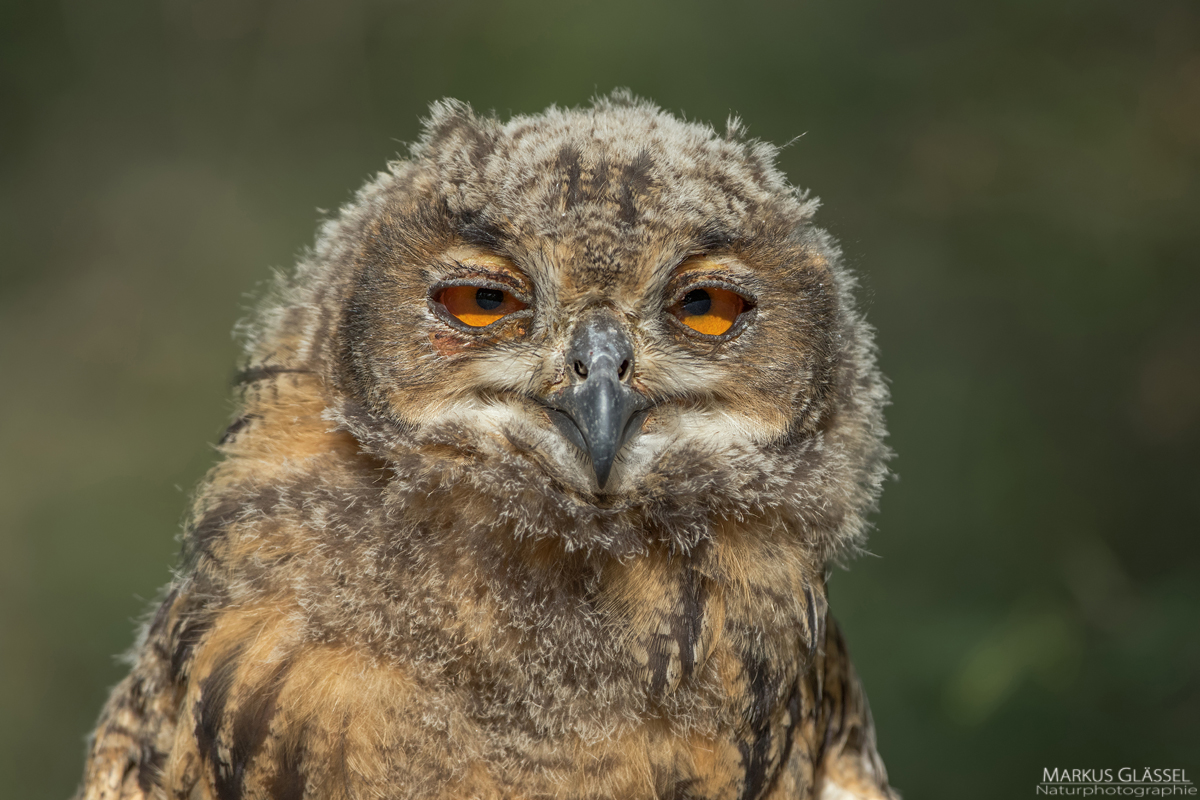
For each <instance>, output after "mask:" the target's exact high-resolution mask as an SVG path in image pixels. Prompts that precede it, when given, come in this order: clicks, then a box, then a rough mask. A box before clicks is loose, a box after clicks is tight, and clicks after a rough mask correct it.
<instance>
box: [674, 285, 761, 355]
mask: <svg viewBox="0 0 1200 800" xmlns="http://www.w3.org/2000/svg"><path fill="white" fill-rule="evenodd" d="M755 307H756V304H755V302H754V300H753V298H751V297H747V296H746V293H745V290H743V289H741V288H739V287H735V286H732V285H730V284H728V283H724V282H722V281H711V280H710V281H697V282H695V283H689V284H688V285H687V286H684V287H682V288H681V289H680V290H679V291H678V292H677V293H676V295H675V301H674V302H673V303H671V304H670V305H669V306H667V309H666V310H667V312H668V313H669V314H670V315H671V317H672V318H673V320H674V321H675V322H676V323H677V324H678V325H679V326H680V327H681V328H682V329H683V330H684V331H685V332H686V333H687V334H688V335H690V336H695V337H697V338H700V339H703V340H705V341H726V340H728V339H732V338H733V337H734V336H737V335H738V334H739V333H741V332H742V330H744V329H745V327H746V325H748V324H749V321H750V318H751V317H752V316H753V311H754V309H755Z"/></svg>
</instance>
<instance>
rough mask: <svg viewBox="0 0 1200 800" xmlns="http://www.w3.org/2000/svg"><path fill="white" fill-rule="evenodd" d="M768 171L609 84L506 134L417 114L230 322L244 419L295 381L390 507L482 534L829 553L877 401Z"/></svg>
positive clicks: (852, 502)
mask: <svg viewBox="0 0 1200 800" xmlns="http://www.w3.org/2000/svg"><path fill="white" fill-rule="evenodd" d="M775 155H776V149H775V148H774V147H772V146H771V145H768V144H764V143H761V142H757V141H750V140H746V139H745V138H744V137H743V134H742V131H741V126H740V124H739V123H738V122H737V121H731V122H730V124H729V126H728V128H727V130H726V132H725V133H724V134H723V135H718V134H717V133H715V132H714V131H713V129H712V128H710V127H707V126H704V125H699V124H695V123H690V122H684V121H681V120H680V119H678V118H676V117H674V116H672V115H670V114H668V113H665V112H663V111H661V110H659V109H658V108H656V107H654V106H653V105H651V104H649V103H647V102H644V101H639V100H636V99H634V98H632V97H631V96H629V95H628V94H627V93H622V92H618V93H614V94H613V95H611V96H608V97H606V98H603V99H600V100H597V101H596V102H594V104H593V105H592V106H591V107H589V108H583V109H572V110H565V109H557V108H550V109H549V110H547V111H545V112H544V113H542V114H539V115H535V116H518V117H515V118H513V119H511V120H509V121H507V122H504V121H500V120H498V119H496V118H493V117H490V116H483V115H479V114H476V113H475V112H473V111H472V110H471V108H470V107H468V106H467V105H465V104H462V103H458V102H454V101H444V102H440V103H436V104H435V105H434V106H433V108H432V113H431V115H430V117H429V119H428V121H427V123H426V128H425V133H424V135H423V137H422V138H421V140H420V141H419V142H418V143H417V144H416V145H415V146H414V147H413V148H412V152H411V155H410V157H409V158H407V159H404V160H400V161H396V162H394V163H392V164H390V165H389V168H388V169H387V170H386V171H385V172H382V173H380V174H379V175H378V176H377V177H376V178H375V179H374V180H373V181H371V182H370V183H368V185H367V186H365V187H364V188H363V189H362V190H360V191H359V192H358V194H357V196H356V197H355V198H354V200H353V201H352V202H351V203H349V204H348V205H346V206H345V207H344V208H343V209H341V211H340V213H339V214H338V215H337V216H336V217H335V218H334V219H332V220H330V221H329V222H327V223H326V224H325V225H324V227H323V229H322V231H321V234H320V237H319V239H318V242H317V245H316V247H315V249H314V250H313V251H312V252H311V253H310V254H309V255H308V256H307V257H306V258H305V259H304V261H303V263H302V264H301V265H300V268H299V270H298V271H297V273H296V274H295V275H293V276H291V277H289V278H286V279H283V280H281V282H280V285H279V286H278V287H277V290H276V291H275V292H274V293H273V294H272V296H271V297H270V298H269V299H268V300H267V301H266V302H265V304H264V307H263V310H262V311H261V313H260V314H259V316H258V318H257V321H256V322H255V323H254V324H253V325H251V326H250V328H249V330H250V331H251V335H250V340H249V345H248V357H249V367H248V369H247V371H246V372H245V373H244V375H246V376H249V377H248V378H247V383H248V385H249V386H250V387H251V388H250V389H249V390H248V391H247V394H246V401H245V403H246V410H245V411H246V413H245V414H244V416H243V419H245V418H253V417H263V416H264V415H265V416H270V415H275V416H278V415H280V414H287V413H291V412H289V411H288V409H289V408H291V407H293V405H294V404H291V405H289V404H290V403H291V401H290V400H289V399H288V392H289V390H288V388H287V387H288V386H289V385H291V386H293V387H302V389H301V388H296V391H301V390H302V391H305V392H309V393H315V394H316V395H317V396H318V405H319V406H320V414H321V416H322V419H323V420H324V424H325V425H326V426H327V427H328V428H329V430H331V431H336V432H339V433H340V434H342V435H343V436H344V437H346V440H347V442H348V444H347V446H346V447H344V448H343V455H342V457H344V458H347V459H356V458H357V459H363V460H364V463H366V462H368V461H369V462H370V463H371V464H374V465H376V467H375V468H376V469H379V470H382V471H384V472H385V473H386V474H387V476H388V482H389V491H390V492H392V497H393V502H394V503H397V504H407V506H408V507H409V508H411V509H421V510H422V512H421V513H427V514H429V515H431V516H437V515H447V514H461V515H463V516H464V517H468V518H470V519H476V520H478V523H477V524H478V525H479V526H480V527H481V529H485V528H486V530H487V535H489V536H503V537H510V538H512V539H513V540H522V539H531V538H534V539H536V538H545V537H551V538H554V539H556V540H557V541H559V542H560V543H564V544H565V545H566V546H567V548H568V549H572V550H575V549H586V550H602V551H606V552H608V553H611V554H614V555H617V556H627V555H631V554H636V553H638V552H642V551H644V550H645V548H647V547H651V546H655V545H656V544H665V545H667V546H669V547H670V548H672V549H674V550H679V551H684V552H686V551H688V550H690V549H691V548H694V547H696V546H697V545H699V544H700V543H702V542H704V541H706V540H707V539H709V538H711V537H713V536H715V535H718V533H719V531H720V530H721V529H722V527H723V526H727V525H729V524H731V523H732V522H736V521H738V520H744V519H747V518H756V519H758V520H760V521H763V522H764V523H765V524H766V527H767V528H769V529H772V530H779V531H781V532H782V533H783V534H784V535H786V536H789V537H794V538H795V539H796V540H798V541H801V542H804V543H806V544H807V545H808V546H809V547H810V548H811V551H812V552H813V553H814V555H816V556H817V557H819V558H821V559H827V558H830V557H835V556H838V555H840V554H842V553H845V552H847V551H848V550H850V549H852V548H853V547H854V546H855V545H856V544H857V543H858V542H859V541H860V540H861V536H862V535H863V531H864V527H865V522H864V515H865V513H866V512H867V511H868V510H869V508H870V507H871V506H872V504H873V502H874V500H875V497H876V495H877V493H878V488H879V484H880V481H881V479H882V477H883V475H884V466H883V463H884V459H885V458H886V455H887V452H886V449H885V447H884V446H883V444H882V437H883V433H884V431H883V424H882V416H881V408H882V406H883V405H884V403H885V400H886V390H885V387H884V384H883V381H882V379H881V377H880V375H879V373H878V371H877V369H876V367H875V364H874V357H873V345H872V341H871V331H870V329H869V328H868V326H867V325H866V324H865V323H864V321H863V319H862V317H861V316H860V315H859V313H858V312H856V310H855V308H854V305H853V301H852V297H851V291H852V287H853V281H852V279H851V277H850V276H849V275H848V273H847V272H846V270H845V269H844V268H843V267H841V265H840V263H839V253H838V250H837V248H836V247H835V245H834V244H833V242H832V241H831V239H830V237H829V236H828V235H827V234H826V233H825V232H824V231H822V230H820V229H819V228H816V227H814V225H813V223H812V217H813V213H814V210H815V209H816V202H815V201H814V200H811V199H808V198H807V196H806V194H805V193H803V192H800V191H798V190H796V189H794V188H792V187H791V186H790V185H789V184H788V182H787V181H786V180H785V179H784V177H783V176H782V175H781V173H780V172H779V171H778V169H777V168H776V167H775V165H774V159H775ZM286 375H295V376H301V377H298V378H296V379H295V381H293V382H292V383H291V384H289V383H288V382H287V381H286V380H283V381H280V380H279V378H280V376H286ZM263 376H271V377H272V379H273V380H274V381H275V385H273V387H272V389H271V391H265V390H262V389H261V388H260V389H254V388H253V386H254V384H255V383H256V382H257V381H259V380H261V379H262V378H263ZM281 386H282V389H281ZM281 392H282V393H281ZM413 513H416V512H415V511H414V512H413Z"/></svg>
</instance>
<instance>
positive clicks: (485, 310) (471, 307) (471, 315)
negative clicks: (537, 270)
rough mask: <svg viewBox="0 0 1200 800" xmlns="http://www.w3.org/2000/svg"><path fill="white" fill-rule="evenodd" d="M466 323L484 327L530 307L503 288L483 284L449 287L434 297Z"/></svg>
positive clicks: (455, 316)
mask: <svg viewBox="0 0 1200 800" xmlns="http://www.w3.org/2000/svg"><path fill="white" fill-rule="evenodd" d="M433 299H434V300H435V301H436V302H438V303H441V304H442V306H443V307H444V308H445V309H446V311H447V312H449V314H450V316H452V317H454V318H455V319H456V320H458V321H459V322H461V323H463V324H464V325H469V326H471V327H472V328H482V327H484V326H485V325H491V324H492V323H493V322H495V321H496V320H499V319H503V318H504V317H507V316H508V315H509V314H512V313H515V312H517V311H522V310H524V309H526V308H528V307H529V306H527V305H526V304H525V303H522V302H521V301H520V300H518V299H517V298H516V297H514V296H513V295H512V294H510V293H509V292H506V291H504V290H503V289H495V288H492V287H483V286H447V287H445V288H443V289H441V290H440V291H438V293H437V294H436V295H434V298H433Z"/></svg>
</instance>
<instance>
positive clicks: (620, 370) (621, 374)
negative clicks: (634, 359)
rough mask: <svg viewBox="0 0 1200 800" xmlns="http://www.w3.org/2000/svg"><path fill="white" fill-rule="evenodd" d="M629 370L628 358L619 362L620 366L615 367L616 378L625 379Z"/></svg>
mask: <svg viewBox="0 0 1200 800" xmlns="http://www.w3.org/2000/svg"><path fill="white" fill-rule="evenodd" d="M628 372H629V359H628V358H627V359H625V360H624V361H622V362H621V366H619V367H617V380H619V381H623V380H625V375H626V374H627V373H628Z"/></svg>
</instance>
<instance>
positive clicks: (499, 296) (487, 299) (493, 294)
mask: <svg viewBox="0 0 1200 800" xmlns="http://www.w3.org/2000/svg"><path fill="white" fill-rule="evenodd" d="M475 302H476V304H478V306H479V307H480V308H482V309H483V310H484V311H491V310H492V309H493V308H499V307H500V304H501V303H503V302H504V292H502V291H500V290H499V289H480V290H479V291H477V292H475Z"/></svg>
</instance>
